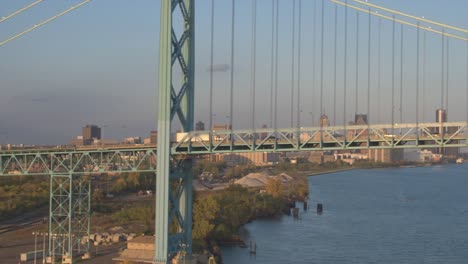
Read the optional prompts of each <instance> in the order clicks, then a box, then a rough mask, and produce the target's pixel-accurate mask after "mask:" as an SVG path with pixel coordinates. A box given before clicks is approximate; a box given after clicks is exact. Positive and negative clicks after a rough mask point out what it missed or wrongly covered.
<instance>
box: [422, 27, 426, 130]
mask: <svg viewBox="0 0 468 264" xmlns="http://www.w3.org/2000/svg"><path fill="white" fill-rule="evenodd" d="M422 56H423V59H422V71H423V76H422V77H423V80H422V111H421V112H422V122H425V121H426V89H427V87H426V57H427V54H426V31H424V32H423V52H422Z"/></svg>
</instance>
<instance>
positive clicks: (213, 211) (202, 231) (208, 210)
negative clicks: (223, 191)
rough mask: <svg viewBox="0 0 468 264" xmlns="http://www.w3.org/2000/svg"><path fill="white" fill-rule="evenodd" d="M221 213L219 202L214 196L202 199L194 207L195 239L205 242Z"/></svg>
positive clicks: (197, 200)
mask: <svg viewBox="0 0 468 264" xmlns="http://www.w3.org/2000/svg"><path fill="white" fill-rule="evenodd" d="M218 212H219V204H218V201H217V200H216V199H215V198H214V197H213V195H208V196H204V197H200V198H198V199H196V200H195V203H194V206H193V222H194V224H193V231H192V234H193V239H194V240H205V239H206V238H207V237H208V235H209V234H210V232H211V231H212V230H213V228H214V227H215V223H214V220H215V219H216V216H217V214H218Z"/></svg>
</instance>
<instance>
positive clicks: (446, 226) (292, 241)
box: [222, 164, 468, 264]
mask: <svg viewBox="0 0 468 264" xmlns="http://www.w3.org/2000/svg"><path fill="white" fill-rule="evenodd" d="M309 187H310V191H311V196H310V199H309V210H308V211H306V212H304V211H302V207H303V206H302V204H299V203H298V206H299V207H300V208H301V212H300V217H299V219H298V220H295V219H294V218H293V217H292V216H282V217H280V218H278V219H274V220H256V221H254V222H252V223H250V224H247V225H246V226H245V227H244V228H243V229H242V230H241V233H242V236H243V237H244V238H245V239H246V241H247V243H248V241H250V240H251V241H254V243H256V244H257V254H256V255H255V256H253V255H252V256H251V255H250V254H249V250H248V249H245V248H239V247H227V248H223V249H222V250H223V251H222V252H223V260H224V263H226V264H235V263H236V264H237V263H240V264H243V263H255V264H267V263H268V264H273V263H320V264H325V263H330V264H331V263H333V264H336V263H343V264H344V263H346V264H351V263H392V264H393V263H395V264H397V263H434V264H435V263H437V264H439V263H444V264H452V263H453V264H460V263H468V164H463V165H445V166H431V167H418V168H392V169H369V170H352V171H345V172H339V173H333V174H325V175H320V176H314V177H309ZM319 202H320V203H323V206H324V211H323V214H322V215H317V213H316V210H315V208H316V204H317V203H319Z"/></svg>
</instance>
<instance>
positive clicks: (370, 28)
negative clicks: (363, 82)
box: [367, 8, 372, 137]
mask: <svg viewBox="0 0 468 264" xmlns="http://www.w3.org/2000/svg"><path fill="white" fill-rule="evenodd" d="M371 22H372V15H371V11H370V8H369V21H368V23H369V28H368V38H367V47H368V49H367V127H368V128H369V126H370V116H371V114H370V113H371V112H370V102H371V94H370V90H371V48H372V47H371V33H372V32H371V30H372V25H371ZM367 136H368V137H370V133H369V132H368V133H367Z"/></svg>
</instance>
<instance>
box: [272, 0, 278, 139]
mask: <svg viewBox="0 0 468 264" xmlns="http://www.w3.org/2000/svg"><path fill="white" fill-rule="evenodd" d="M275 28H276V36H275V47H276V49H275V104H274V106H273V108H274V112H275V120H274V122H275V125H274V127H275V132H276V130H277V129H278V50H279V46H278V35H279V0H276V27H275ZM275 138H276V133H275Z"/></svg>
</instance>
